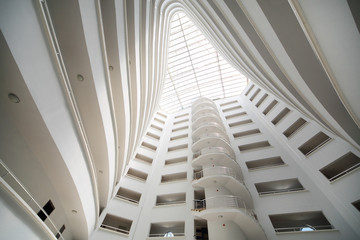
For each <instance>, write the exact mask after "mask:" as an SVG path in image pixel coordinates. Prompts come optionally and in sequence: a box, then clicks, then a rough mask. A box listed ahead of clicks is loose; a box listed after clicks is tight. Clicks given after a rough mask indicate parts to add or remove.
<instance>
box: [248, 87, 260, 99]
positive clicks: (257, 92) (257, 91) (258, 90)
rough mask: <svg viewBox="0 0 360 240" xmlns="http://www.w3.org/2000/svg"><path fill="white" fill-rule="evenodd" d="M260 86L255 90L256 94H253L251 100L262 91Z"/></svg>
mask: <svg viewBox="0 0 360 240" xmlns="http://www.w3.org/2000/svg"><path fill="white" fill-rule="evenodd" d="M260 90H261V89H260V88H258V89H257V90H256V91H255V92H254V94H253V95H252V96H251V98H250V101H253V100H254V98H256V96H257V95H258V94H259V92H260Z"/></svg>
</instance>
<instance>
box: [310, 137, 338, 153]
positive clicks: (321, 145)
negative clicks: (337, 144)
mask: <svg viewBox="0 0 360 240" xmlns="http://www.w3.org/2000/svg"><path fill="white" fill-rule="evenodd" d="M331 140H332V138H331V137H329V138H327V139H325V141H323V142H322V143H320V144H319V145H317V146H316V147H315V148H313V149H311V151H309V152H307V153H306V154H305V157H307V156H309V155H310V154H312V153H313V152H315V151H317V150H318V149H320V148H322V147H323V146H325V144H327V143H328V142H330V141H331Z"/></svg>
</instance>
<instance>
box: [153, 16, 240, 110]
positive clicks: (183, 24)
mask: <svg viewBox="0 0 360 240" xmlns="http://www.w3.org/2000/svg"><path fill="white" fill-rule="evenodd" d="M246 84H247V79H246V77H245V76H244V75H243V74H241V73H240V72H239V71H237V70H236V69H235V68H233V67H232V66H231V65H230V64H229V63H227V61H226V60H225V59H224V58H222V57H221V56H220V54H219V53H218V52H217V51H216V49H215V48H214V47H213V46H212V45H211V44H210V42H209V41H208V40H207V39H206V37H205V36H204V35H203V34H202V33H201V32H200V30H199V29H198V28H197V27H196V26H195V25H194V23H193V22H192V21H191V20H190V19H189V18H188V17H187V16H186V15H185V14H184V13H183V12H178V13H176V14H174V16H173V18H172V20H171V24H170V34H169V49H168V61H167V71H166V77H165V84H164V88H163V92H162V96H161V102H160V108H161V110H163V111H165V112H167V113H173V112H176V111H178V110H180V109H184V108H187V107H189V106H190V105H191V103H192V102H193V101H194V100H195V99H197V98H198V97H200V96H201V97H208V98H210V99H219V98H225V97H231V96H235V95H240V93H241V92H242V91H243V89H244V88H245V86H246Z"/></svg>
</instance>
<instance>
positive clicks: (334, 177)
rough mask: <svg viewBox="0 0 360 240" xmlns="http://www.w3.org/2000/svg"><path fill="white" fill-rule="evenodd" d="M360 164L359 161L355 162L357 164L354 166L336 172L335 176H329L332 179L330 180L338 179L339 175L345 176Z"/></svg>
mask: <svg viewBox="0 0 360 240" xmlns="http://www.w3.org/2000/svg"><path fill="white" fill-rule="evenodd" d="M359 166H360V163H357V164H355V165H353V166H351V167H349V168H348V169H346V170H344V171H342V172H340V173H338V174H336V175H335V176H333V177H331V178H329V181H330V182H332V181H334V180H336V179H338V178H339V177H341V176H343V175H345V174H347V173H349V172H351V171H352V170H354V169H356V168H358V167H359Z"/></svg>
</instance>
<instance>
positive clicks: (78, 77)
mask: <svg viewBox="0 0 360 240" xmlns="http://www.w3.org/2000/svg"><path fill="white" fill-rule="evenodd" d="M76 78H77V80H79V81H80V82H82V81H84V76H83V75H81V74H78V75H77V76H76Z"/></svg>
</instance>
